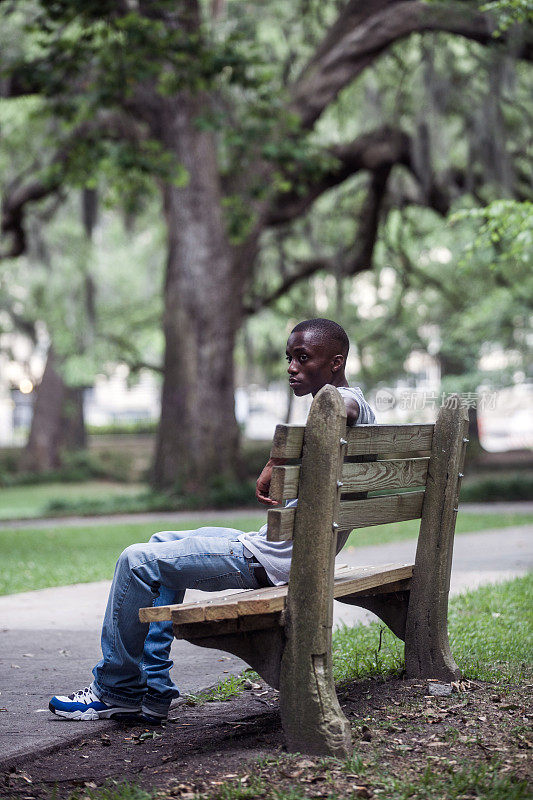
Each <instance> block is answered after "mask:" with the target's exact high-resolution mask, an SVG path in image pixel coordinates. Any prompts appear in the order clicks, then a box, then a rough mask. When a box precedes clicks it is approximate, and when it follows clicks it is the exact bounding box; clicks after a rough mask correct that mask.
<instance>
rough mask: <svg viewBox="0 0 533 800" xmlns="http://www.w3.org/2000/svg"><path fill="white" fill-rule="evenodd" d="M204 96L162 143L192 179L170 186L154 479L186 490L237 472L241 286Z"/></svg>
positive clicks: (187, 107) (177, 108) (188, 101)
mask: <svg viewBox="0 0 533 800" xmlns="http://www.w3.org/2000/svg"><path fill="white" fill-rule="evenodd" d="M205 103H206V99H205V97H202V95H200V94H197V95H194V96H189V95H185V94H184V95H183V96H181V97H180V98H179V100H178V101H177V102H174V103H172V105H170V103H169V106H167V109H166V113H165V115H164V116H165V119H164V120H163V121H162V131H163V133H162V136H163V139H164V141H165V144H166V146H167V147H168V148H170V149H171V150H172V151H173V152H174V153H175V154H176V156H177V158H178V160H179V161H180V163H181V164H182V165H183V166H184V167H185V168H186V169H187V171H188V173H189V180H188V183H187V185H186V186H185V187H184V188H178V187H176V186H173V185H166V186H165V188H164V208H165V215H166V221H167V226H168V243H169V249H168V262H167V273H166V281H165V311H164V322H163V327H164V334H165V362H164V381H163V392H162V401H161V420H160V424H159V430H158V436H157V450H156V457H155V465H154V483H155V485H156V487H157V488H167V487H179V488H181V489H184V490H186V491H199V490H201V489H202V488H203V487H205V485H206V483H209V482H210V481H211V480H212V479H213V478H214V477H215V476H227V477H233V476H235V475H236V474H237V473H238V472H239V470H238V443H239V430H238V426H237V422H236V419H235V399H234V375H233V349H234V344H235V336H236V332H237V330H238V329H239V327H240V324H241V319H242V295H241V291H242V290H241V287H239V286H238V285H237V280H236V278H235V273H234V269H233V263H232V258H231V252H230V246H229V243H228V241H227V238H226V233H225V227H224V220H223V217H222V210H221V209H222V206H221V197H220V186H219V178H218V167H217V161H216V146H215V140H214V137H213V135H212V133H211V132H206V131H201V130H199V128H198V127H196V126H195V119H196V118H197V117H198V116H199V114H200V112H201V111H202V110H203V107H204V106H205Z"/></svg>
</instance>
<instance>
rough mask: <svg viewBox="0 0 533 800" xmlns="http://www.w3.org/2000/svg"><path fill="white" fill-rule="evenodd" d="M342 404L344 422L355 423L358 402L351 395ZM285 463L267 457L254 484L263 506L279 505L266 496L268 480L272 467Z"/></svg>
mask: <svg viewBox="0 0 533 800" xmlns="http://www.w3.org/2000/svg"><path fill="white" fill-rule="evenodd" d="M343 400H344V405H345V406H346V423H347V424H348V425H355V423H356V422H357V420H358V419H359V413H360V409H359V403H358V402H357V400H354V399H353V397H343ZM281 464H285V459H284V458H269V459H268V461H267V463H266V464H265V466H264V467H263V470H262V472H261V474H260V476H259V477H258V479H257V483H256V484H255V496H256V499H257V500H258V501H259V502H260V503H262V504H263V505H264V506H279V503H278V502H277V501H276V500H271V499H270V497H269V496H268V492H269V490H270V481H271V480H272V467H277V466H280V465H281Z"/></svg>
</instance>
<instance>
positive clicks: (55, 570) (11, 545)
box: [0, 517, 264, 595]
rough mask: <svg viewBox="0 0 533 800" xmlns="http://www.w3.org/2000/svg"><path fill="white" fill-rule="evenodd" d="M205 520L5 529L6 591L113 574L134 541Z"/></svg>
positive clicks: (1, 573) (1, 576) (226, 521)
mask: <svg viewBox="0 0 533 800" xmlns="http://www.w3.org/2000/svg"><path fill="white" fill-rule="evenodd" d="M262 521H264V520H263V517H261V518H258V517H237V518H235V519H231V518H222V517H221V518H220V519H218V520H216V519H214V520H213V519H211V520H209V525H214V526H217V525H221V526H224V527H227V528H237V529H239V530H254V529H255V530H257V528H258V522H259V524H262ZM200 525H201V523H199V521H198V520H197V519H183V520H181V521H180V522H175V521H174V522H169V521H168V520H167V521H166V522H165V520H164V518H163V517H162V518H161V519H160V520H157V521H153V522H145V523H136V524H124V523H122V524H110V525H98V526H97V525H88V526H87V527H81V528H77V527H76V528H75V527H68V526H66V527H58V528H54V529H30V530H13V529H9V530H3V531H0V553H2V570H0V595H1V594H14V593H15V592H25V591H30V590H32V589H44V588H46V587H47V586H65V585H67V584H71V583H87V582H89V581H101V580H105V579H106V578H109V579H110V578H111V577H112V576H113V570H114V568H115V562H116V560H117V557H118V556H119V555H120V553H121V552H122V550H124V548H125V547H128V545H130V544H134V543H135V542H143V541H147V540H148V539H149V538H150V536H151V535H152V534H153V533H154V532H155V531H163V530H184V531H186V530H192V529H195V528H198V527H199V526H200Z"/></svg>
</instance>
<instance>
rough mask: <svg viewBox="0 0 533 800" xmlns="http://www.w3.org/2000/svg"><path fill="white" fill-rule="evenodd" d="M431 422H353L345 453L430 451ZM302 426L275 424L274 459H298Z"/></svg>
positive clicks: (302, 433)
mask: <svg viewBox="0 0 533 800" xmlns="http://www.w3.org/2000/svg"><path fill="white" fill-rule="evenodd" d="M434 428H435V426H434V425H433V424H429V423H428V424H424V425H416V424H413V425H356V426H355V427H353V428H348V429H347V435H346V439H347V441H348V445H347V447H346V455H347V456H360V455H371V454H376V455H379V454H381V453H391V454H394V453H413V452H417V451H420V450H431V444H432V442H433V430H434ZM304 431H305V428H304V427H303V425H277V426H276V432H275V434H274V440H273V443H272V449H271V451H270V455H271V456H272V457H276V458H301V456H302V447H303V440H304Z"/></svg>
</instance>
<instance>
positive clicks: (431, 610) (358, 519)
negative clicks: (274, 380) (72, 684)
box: [140, 386, 468, 757]
mask: <svg viewBox="0 0 533 800" xmlns="http://www.w3.org/2000/svg"><path fill="white" fill-rule="evenodd" d="M454 403H455V407H450V406H453V405H454ZM467 426H468V417H467V414H466V411H465V410H464V408H463V407H462V406H461V405H460V403H459V399H458V398H457V397H455V398H454V402H452V403H449V404H448V407H446V408H442V409H441V410H440V413H439V416H438V419H437V422H436V424H434V425H433V424H424V425H360V426H356V427H351V428H347V427H346V411H345V406H344V402H343V400H342V398H341V396H340V394H339V392H337V390H336V389H335V388H333V387H332V386H325V387H324V388H323V389H321V390H320V392H318V394H317V395H316V397H315V399H314V401H313V404H312V406H311V410H310V412H309V416H308V420H307V425H305V427H304V426H298V425H278V427H277V429H276V433H275V436H274V441H273V445H272V450H271V455H272V456H273V457H278V458H283V459H285V460H286V464H285V465H284V466H278V467H275V468H274V470H273V475H272V482H271V490H270V496H271V497H273V498H274V499H276V500H278V501H280V502H282V501H284V500H286V499H288V498H293V497H298V505H297V507H296V508H284V507H281V508H274V509H271V510H269V511H268V538H269V539H271V540H275V541H279V540H287V539H291V538H292V539H293V540H294V544H293V556H292V564H291V572H290V579H289V584H288V586H282V587H275V586H272V587H267V588H263V589H256V590H248V591H243V592H238V593H235V594H229V595H227V596H226V597H222V598H221V597H217V598H215V599H213V600H211V601H209V600H207V601H205V602H198V603H185V604H182V605H175V606H161V607H153V608H143V609H141V610H140V619H141V621H143V622H151V621H155V620H162V619H166V620H170V619H171V620H172V622H173V627H174V635H175V636H176V637H177V638H178V639H186V640H188V641H190V642H193V643H194V644H197V645H200V646H202V647H211V648H215V649H219V650H225V651H227V652H230V653H233V654H235V655H237V656H239V657H240V658H242V659H243V660H244V661H246V662H247V663H248V664H250V666H251V667H253V669H255V670H256V671H257V672H258V673H259V674H260V675H261V676H262V677H263V678H264V680H265V681H266V682H267V683H268V684H270V685H271V686H273V687H274V688H279V690H280V711H281V719H282V724H283V729H284V732H285V736H286V741H287V746H288V749H289V750H290V751H299V752H304V753H309V754H319V755H335V756H339V757H345V756H346V755H347V754H348V753H349V752H351V738H350V725H349V722H348V720H347V719H346V718H345V716H344V714H343V713H342V711H341V708H340V705H339V703H338V700H337V696H336V693H335V685H334V682H333V675H332V657H331V635H332V625H333V598H335V599H337V600H340V601H341V602H343V603H350V604H353V605H357V606H361V607H363V608H365V609H369V610H370V611H372V612H374V614H376V615H377V616H378V617H380V618H381V619H382V620H383V621H384V622H385V623H386V624H387V625H388V626H389V628H391V630H392V631H393V632H394V633H395V634H396V635H397V636H398V637H399V638H400V639H403V640H404V641H405V665H406V672H407V675H408V676H409V677H421V678H437V679H441V680H446V681H451V680H455V679H457V678H458V677H459V675H460V673H459V668H458V667H457V665H456V663H455V662H454V659H453V656H452V654H451V651H450V646H449V643H448V631H447V615H448V592H449V585H450V572H451V563H452V549H453V536H454V531H455V519H456V513H457V503H458V496H459V485H460V479H461V477H462V475H461V470H462V466H463V462H464V455H465V448H466V443H467V441H468V439H467V436H466V432H467ZM390 490H399V491H395V492H394V493H390ZM377 492H384V494H380V495H376V493H377ZM369 493H372V495H373V496H368V494H369ZM417 518H420V519H421V523H420V532H419V536H418V545H417V551H416V558H415V563H414V564H385V565H380V566H361V567H358V568H356V569H344V570H341V571H339V572H338V574H337V575H336V576H335V575H334V569H335V565H334V562H335V555H336V540H337V531H339V530H348V529H353V528H362V527H367V526H370V525H381V524H383V523H389V522H398V521H401V520H408V519H417Z"/></svg>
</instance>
